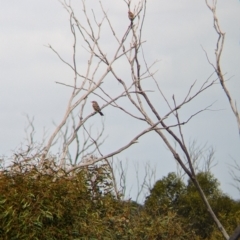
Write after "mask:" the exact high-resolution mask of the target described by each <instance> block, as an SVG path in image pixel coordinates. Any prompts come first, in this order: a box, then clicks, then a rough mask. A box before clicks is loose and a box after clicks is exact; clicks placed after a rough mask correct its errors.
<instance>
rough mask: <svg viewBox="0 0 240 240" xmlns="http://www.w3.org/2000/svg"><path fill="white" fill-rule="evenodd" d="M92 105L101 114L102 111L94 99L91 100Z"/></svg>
mask: <svg viewBox="0 0 240 240" xmlns="http://www.w3.org/2000/svg"><path fill="white" fill-rule="evenodd" d="M92 107H93V109H94V110H95V111H96V112H98V113H99V114H100V115H101V116H103V113H102V112H101V109H100V107H99V105H98V103H97V102H96V101H92Z"/></svg>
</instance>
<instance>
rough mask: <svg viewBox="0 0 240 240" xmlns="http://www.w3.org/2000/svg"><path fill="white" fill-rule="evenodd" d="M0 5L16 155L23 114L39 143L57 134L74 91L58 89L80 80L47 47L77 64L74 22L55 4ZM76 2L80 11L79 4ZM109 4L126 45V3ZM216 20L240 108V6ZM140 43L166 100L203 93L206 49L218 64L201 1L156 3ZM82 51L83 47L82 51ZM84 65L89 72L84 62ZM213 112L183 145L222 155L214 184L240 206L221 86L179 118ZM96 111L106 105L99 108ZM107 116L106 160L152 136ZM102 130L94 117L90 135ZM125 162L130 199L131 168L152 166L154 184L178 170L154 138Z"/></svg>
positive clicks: (190, 127) (4, 145) (3, 86)
mask: <svg viewBox="0 0 240 240" xmlns="http://www.w3.org/2000/svg"><path fill="white" fill-rule="evenodd" d="M0 2H1V4H0V71H1V74H0V112H1V117H0V133H1V134H0V155H7V156H9V155H11V153H12V152H13V151H14V150H15V149H17V147H18V146H19V144H20V143H21V142H23V140H24V137H25V133H24V128H25V127H26V124H27V121H26V117H25V116H24V115H25V114H28V115H29V116H30V117H33V116H34V118H35V121H34V126H35V131H36V140H40V139H41V137H42V133H43V129H46V130H47V133H48V134H51V132H52V131H53V129H54V125H53V122H56V123H59V122H60V120H61V119H62V117H63V114H64V111H65V108H66V105H67V100H68V97H69V94H70V91H69V89H67V88H66V87H64V86H61V85H58V84H56V83H55V82H56V81H58V82H65V83H67V82H68V80H69V79H70V78H71V79H72V78H73V74H72V72H71V71H70V69H69V68H68V67H67V66H65V65H64V64H63V63H62V62H61V61H60V60H59V59H58V58H57V57H56V55H55V54H54V53H53V52H52V51H51V50H50V49H49V48H47V47H46V46H47V45H48V44H50V45H52V46H53V47H54V48H55V49H56V50H57V51H59V53H60V54H61V55H62V56H63V57H64V59H66V60H67V61H71V57H72V43H73V39H72V35H71V32H70V29H69V16H68V13H67V12H66V11H65V10H64V9H63V7H62V5H61V4H60V3H59V2H58V1H57V0H52V1H49V0H48V1H47V0H35V1H32V0H22V1H21V3H20V2H19V1H0ZM72 2H73V4H74V3H75V2H76V1H72ZM86 2H88V3H87V6H88V7H89V13H91V11H90V9H91V8H92V9H93V10H94V12H95V14H96V16H97V17H98V18H99V19H100V18H101V17H102V13H101V11H100V8H99V5H98V1H93V0H88V1H86ZM102 3H103V6H104V7H105V9H106V10H107V12H108V16H109V18H110V19H111V21H112V23H113V26H114V28H115V29H116V32H117V34H119V37H120V36H121V34H123V33H124V32H125V31H126V29H127V27H128V25H129V20H128V18H127V11H128V9H127V6H126V4H125V3H124V1H122V0H115V1H112V0H103V1H102ZM134 3H137V1H134V2H132V9H133V8H134ZM75 10H76V15H77V16H79V18H80V19H81V15H82V11H81V7H80V5H75ZM217 14H218V17H219V22H220V25H221V28H222V30H223V31H224V32H226V42H225V46H224V50H223V55H222V69H223V72H224V73H226V79H229V81H228V83H227V87H228V88H229V90H230V92H231V95H232V97H233V99H235V100H236V102H237V103H238V105H240V2H239V1H238V0H228V1H225V0H219V1H218V8H217ZM110 35H111V34H110V33H109V29H107V25H104V26H103V30H102V39H103V40H102V44H103V47H104V48H105V49H106V51H107V52H108V54H111V48H112V47H113V42H112V41H111V40H110V37H109V36H110ZM143 39H144V40H146V42H145V43H144V52H145V55H146V60H147V61H148V63H149V64H150V63H152V62H154V61H155V60H159V62H158V64H157V65H156V66H155V69H158V72H157V74H156V79H157V80H158V82H159V85H160V87H161V89H162V90H163V92H164V93H165V95H166V96H167V97H168V98H169V99H171V96H172V95H173V94H174V95H175V97H176V99H177V100H179V101H180V100H181V99H182V98H183V97H184V96H185V95H186V93H187V92H188V89H189V87H190V86H191V84H192V83H193V82H194V81H195V80H197V85H196V86H200V85H201V84H202V83H203V82H204V81H205V80H206V79H207V78H208V77H209V76H210V75H211V73H212V72H213V69H212V67H211V66H210V65H209V63H208V62H207V60H206V56H205V53H204V52H203V50H202V47H203V48H204V49H205V50H206V51H207V53H208V55H209V58H210V60H211V61H214V56H215V55H214V50H215V47H216V40H217V34H216V33H215V31H214V29H213V19H212V15H211V12H210V11H209V9H208V8H207V6H206V5H205V1H204V0H197V1H192V0H182V1H173V0H149V1H148V2H147V14H146V20H145V24H144V27H143ZM78 46H79V48H81V43H79V45H78ZM201 46H202V47H201ZM81 64H82V65H84V63H83V62H79V65H81ZM85 64H86V63H85ZM119 70H120V71H122V70H123V71H124V68H123V67H121V66H119ZM110 86H111V85H110ZM116 87H117V85H112V88H111V87H109V89H108V90H109V91H110V92H114V91H115V90H116V89H115V88H116ZM148 88H149V89H151V90H154V91H155V90H156V89H154V85H153V84H149V86H148ZM152 99H153V101H154V100H155V101H156V102H155V103H156V106H157V107H158V108H159V109H162V111H163V113H164V111H165V108H166V106H164V104H163V103H161V102H158V101H157V99H158V98H157V93H156V95H155V93H153V95H152ZM91 100H92V99H89V100H88V101H89V110H87V114H88V113H90V112H91V111H92V109H91V104H90V101H91ZM212 103H214V105H213V106H212V109H214V110H217V111H211V112H210V111H208V112H203V113H201V114H200V115H198V116H196V117H195V118H194V119H193V120H192V121H190V122H189V123H188V124H187V125H186V126H184V128H183V130H184V134H185V136H186V141H187V142H189V141H191V140H196V141H197V143H198V144H199V145H204V144H206V143H207V146H209V147H211V146H212V147H213V148H214V149H215V151H216V154H215V159H216V162H217V166H215V167H214V168H213V172H214V174H215V176H216V177H217V178H218V179H219V180H220V182H221V187H222V189H223V190H224V192H226V193H228V194H229V195H231V196H232V197H234V198H240V197H239V193H238V192H237V191H236V190H235V189H234V187H232V186H231V183H233V181H232V179H231V176H230V174H229V168H228V164H232V163H233V159H235V160H236V161H239V160H240V159H239V156H240V154H239V153H240V147H239V146H240V138H239V135H238V131H237V124H236V120H235V118H234V116H233V114H232V112H231V110H230V106H229V104H228V101H227V98H226V96H225V95H224V94H223V91H222V89H221V87H220V86H219V85H216V86H214V87H212V88H211V89H210V90H208V91H206V92H205V93H204V94H202V96H201V97H199V98H198V99H196V100H195V101H193V102H192V103H191V104H189V107H187V108H186V109H183V110H182V112H181V113H182V117H183V119H186V118H187V116H189V115H191V114H193V113H194V111H197V110H199V109H201V108H205V107H206V106H208V105H210V104H212ZM99 104H100V105H102V104H104V103H103V102H101V100H99ZM103 112H104V114H105V117H104V119H103V121H104V123H105V126H106V127H105V136H106V137H107V139H106V141H105V144H104V145H103V146H102V151H103V152H104V154H107V153H109V152H111V151H113V150H116V148H117V147H121V146H123V145H124V144H126V143H127V142H128V141H129V140H131V138H132V137H134V134H135V133H138V132H139V131H140V130H141V129H143V127H146V126H145V125H141V124H140V123H137V124H135V122H134V121H132V120H129V119H128V118H124V116H122V113H120V112H119V111H117V110H114V109H112V108H111V107H108V108H105V109H104V110H103ZM185 116H186V118H184V117H185ZM96 121H97V123H96ZM95 123H96V124H98V125H99V123H100V116H97V115H95V116H94V117H93V118H92V119H91V120H90V122H89V126H90V124H95ZM96 129H97V128H96ZM118 158H119V159H121V160H123V161H125V162H127V161H128V162H129V170H128V172H130V174H129V176H128V181H129V183H130V184H129V185H131V186H133V189H132V194H133V195H134V191H135V190H134V189H135V184H136V183H135V182H136V177H135V175H134V174H133V171H134V170H133V166H132V163H133V162H134V163H135V164H136V163H138V164H139V166H141V170H140V172H142V171H143V170H144V167H143V166H144V164H145V163H146V162H149V163H151V166H152V167H155V166H156V169H157V175H156V178H157V179H159V178H161V177H162V176H164V175H167V174H168V173H169V172H171V171H175V170H176V164H175V162H174V159H173V157H172V156H171V154H170V153H169V151H168V150H167V149H166V147H165V146H164V143H163V142H162V141H161V140H160V139H159V138H158V137H157V136H156V135H155V134H153V133H152V134H150V135H148V136H144V137H143V138H141V139H139V143H138V144H135V145H134V146H133V147H132V148H130V149H129V150H126V151H125V152H123V153H122V154H121V155H119V156H118ZM239 174H240V173H239ZM133 198H134V197H133Z"/></svg>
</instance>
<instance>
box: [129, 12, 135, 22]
mask: <svg viewBox="0 0 240 240" xmlns="http://www.w3.org/2000/svg"><path fill="white" fill-rule="evenodd" d="M128 18H129V19H130V20H131V21H133V19H134V14H133V13H132V12H130V11H129V12H128Z"/></svg>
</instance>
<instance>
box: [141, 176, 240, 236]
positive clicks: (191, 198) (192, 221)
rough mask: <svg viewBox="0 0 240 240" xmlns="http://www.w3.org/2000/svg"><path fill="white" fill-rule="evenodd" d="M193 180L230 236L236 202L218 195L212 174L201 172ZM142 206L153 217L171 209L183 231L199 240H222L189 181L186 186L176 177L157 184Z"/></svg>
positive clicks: (236, 216)
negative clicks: (180, 221)
mask: <svg viewBox="0 0 240 240" xmlns="http://www.w3.org/2000/svg"><path fill="white" fill-rule="evenodd" d="M196 177H197V179H198V181H199V183H200V185H201V187H202V189H203V191H204V193H205V195H206V197H207V198H208V200H209V203H210V204H211V206H212V208H213V210H214V212H215V214H216V215H217V217H218V218H219V219H220V220H221V222H222V223H224V224H225V225H224V226H226V228H227V229H228V230H229V232H233V230H234V229H235V227H236V226H237V224H238V221H239V217H238V216H239V211H240V204H239V202H237V201H234V200H233V199H231V198H230V197H228V196H227V195H225V194H223V193H222V192H221V190H220V189H219V183H218V181H217V179H216V178H214V176H213V175H212V174H211V173H209V172H201V173H199V174H197V176H196ZM145 206H146V209H147V211H148V212H150V213H151V214H154V213H155V215H161V214H162V213H163V212H164V211H165V212H166V211H168V210H169V209H171V210H172V211H173V212H175V213H176V214H177V216H178V217H179V218H181V219H182V221H183V222H184V224H183V225H184V226H185V227H186V229H188V231H189V230H190V231H191V232H194V233H195V234H196V235H198V236H199V237H200V238H201V239H211V236H215V237H216V236H218V238H215V237H213V238H212V239H219V238H221V237H220V236H221V235H219V234H217V232H218V231H217V229H216V226H215V224H214V221H213V220H212V218H211V217H210V216H209V214H208V212H207V211H206V207H205V206H204V203H203V201H202V199H201V197H200V195H199V193H198V191H197V189H196V188H195V186H194V185H193V183H192V182H191V181H190V180H189V181H188V182H187V184H185V183H184V182H183V181H182V180H181V179H180V178H178V177H177V176H176V174H175V173H170V174H168V176H167V177H163V179H161V180H159V181H157V182H156V184H155V186H154V187H153V189H152V190H151V192H150V195H149V196H148V197H147V199H146V202H145Z"/></svg>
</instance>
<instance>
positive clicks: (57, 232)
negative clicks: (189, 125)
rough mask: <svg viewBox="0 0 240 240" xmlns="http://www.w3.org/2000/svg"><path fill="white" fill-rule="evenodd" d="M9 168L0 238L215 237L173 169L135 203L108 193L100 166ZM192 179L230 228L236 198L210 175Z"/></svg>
mask: <svg viewBox="0 0 240 240" xmlns="http://www.w3.org/2000/svg"><path fill="white" fill-rule="evenodd" d="M17 169H18V170H17V171H16V170H13V168H12V169H11V170H8V171H6V170H4V171H1V172H0V239H4V240H5V239H6V240H7V239H11V240H15V239H16V240H20V239H29V240H31V239H39V240H40V239H41V240H42V239H48V240H51V239H52V240H53V239H58V240H59V239H75V240H77V239H91V240H93V239H106V240H107V239H150V240H151V239H159V240H162V239H168V240H169V239H174V240H176V239H179V240H181V239H184V240H186V239H187V240H188V239H191V240H192V239H196V240H200V239H210V240H211V239H223V238H222V236H221V233H220V232H219V230H218V229H217V228H216V226H215V224H214V222H213V220H212V219H211V217H210V216H209V214H208V212H207V211H206V207H205V206H204V204H203V203H202V200H201V198H200V196H199V194H198V192H197V190H196V189H195V187H194V186H193V184H192V183H191V181H188V182H186V183H185V182H184V181H182V180H181V178H179V177H177V175H176V174H175V173H169V174H168V176H166V177H163V178H162V179H160V180H159V181H157V182H156V183H155V185H154V187H153V188H152V190H151V192H150V194H149V196H148V197H147V198H146V200H145V202H144V204H142V205H140V204H138V203H136V202H133V201H130V200H129V201H126V200H122V199H120V198H119V197H116V195H115V194H114V191H113V181H112V174H111V169H110V168H109V166H108V165H107V164H102V165H94V166H89V167H86V168H83V169H80V170H77V171H75V172H71V173H68V174H67V173H65V172H64V171H63V170H55V171H53V170H52V169H51V171H50V170H49V169H47V168H46V169H45V171H42V170H41V171H39V170H36V169H35V168H34V167H33V168H29V169H26V168H25V169H24V170H22V169H20V168H17ZM19 169H20V170H19ZM48 170H49V171H48ZM197 178H198V180H199V182H200V184H201V186H202V188H203V190H204V192H205V194H206V196H207V198H208V199H209V202H210V204H211V206H212V207H213V209H214V211H215V213H216V215H217V217H218V218H219V219H220V221H221V222H222V224H223V225H224V227H225V228H226V230H227V231H229V233H232V232H233V230H234V229H235V228H236V226H237V225H238V223H239V222H240V203H239V202H238V201H235V200H233V199H231V198H230V197H229V196H227V195H225V194H224V193H222V191H221V190H220V187H219V183H218V181H217V179H216V178H215V177H214V176H213V175H212V174H211V173H209V172H201V173H199V174H198V175H197Z"/></svg>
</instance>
